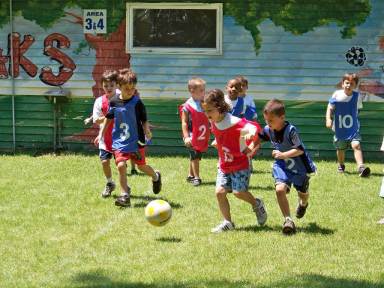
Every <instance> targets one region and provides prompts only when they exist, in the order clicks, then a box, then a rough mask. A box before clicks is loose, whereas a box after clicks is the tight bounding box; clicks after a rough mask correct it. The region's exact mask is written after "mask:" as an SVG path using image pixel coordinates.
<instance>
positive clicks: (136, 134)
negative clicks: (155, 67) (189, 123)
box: [99, 69, 161, 207]
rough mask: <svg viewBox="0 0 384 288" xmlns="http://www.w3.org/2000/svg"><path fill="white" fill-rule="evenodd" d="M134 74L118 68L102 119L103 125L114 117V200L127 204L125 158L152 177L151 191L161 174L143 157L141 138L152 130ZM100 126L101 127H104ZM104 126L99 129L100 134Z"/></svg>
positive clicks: (149, 135) (158, 184)
mask: <svg viewBox="0 0 384 288" xmlns="http://www.w3.org/2000/svg"><path fill="white" fill-rule="evenodd" d="M136 83H137V77H136V74H135V73H134V72H133V71H131V70H130V69H123V70H120V71H119V77H118V84H119V87H120V90H121V93H120V94H118V93H117V94H116V95H115V96H114V97H112V99H111V100H110V107H109V110H108V113H107V115H106V116H105V117H106V120H105V125H104V127H107V126H108V124H109V123H110V122H112V119H114V127H113V131H112V149H113V153H114V156H115V162H116V165H117V168H118V171H119V180H120V186H121V190H122V191H121V196H119V197H118V198H117V199H116V201H115V205H116V206H122V207H128V206H130V204H131V202H130V192H131V191H130V190H131V189H130V188H129V187H128V184H127V176H126V173H127V166H126V162H127V161H128V160H130V159H133V160H134V162H135V163H136V164H137V167H138V168H139V169H140V170H141V171H142V172H144V173H145V174H146V175H148V176H151V177H152V184H153V187H152V188H153V193H155V194H158V193H159V192H160V190H161V174H160V172H159V171H155V170H154V169H153V168H152V167H151V166H149V165H147V164H146V161H145V142H146V139H147V140H150V139H151V138H152V133H151V131H150V128H149V122H148V120H147V113H146V110H145V106H144V103H143V102H142V101H141V100H140V98H139V97H138V95H137V90H136ZM104 127H103V128H104ZM104 131H105V129H103V130H101V131H100V134H99V135H103V133H104Z"/></svg>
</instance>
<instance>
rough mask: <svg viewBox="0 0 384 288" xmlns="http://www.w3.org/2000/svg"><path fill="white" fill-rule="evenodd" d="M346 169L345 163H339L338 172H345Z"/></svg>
mask: <svg viewBox="0 0 384 288" xmlns="http://www.w3.org/2000/svg"><path fill="white" fill-rule="evenodd" d="M344 171H345V165H344V164H339V166H338V167H337V172H339V173H344Z"/></svg>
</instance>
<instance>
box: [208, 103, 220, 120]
mask: <svg viewBox="0 0 384 288" xmlns="http://www.w3.org/2000/svg"><path fill="white" fill-rule="evenodd" d="M203 108H204V112H205V115H207V117H208V119H209V120H212V121H213V122H220V121H221V120H223V115H222V114H221V113H220V112H219V110H218V109H217V108H216V107H215V106H213V105H211V104H204V105H203Z"/></svg>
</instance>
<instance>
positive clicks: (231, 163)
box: [202, 89, 267, 233]
mask: <svg viewBox="0 0 384 288" xmlns="http://www.w3.org/2000/svg"><path fill="white" fill-rule="evenodd" d="M202 106H203V108H204V111H205V113H206V114H207V117H208V119H209V120H210V121H211V125H212V133H213V134H214V135H215V137H216V145H217V150H218V153H219V167H218V172H217V179H216V198H217V201H218V204H219V208H220V212H221V214H222V216H223V218H224V220H223V222H222V223H220V224H219V225H218V226H217V227H215V228H213V229H212V233H221V232H225V231H228V230H233V229H235V225H234V223H233V222H232V219H231V213H230V207H229V202H228V199H227V194H228V193H231V192H233V194H234V195H235V197H236V198H239V199H241V200H243V201H245V202H248V203H249V204H250V205H251V206H252V209H253V212H255V214H256V217H257V222H258V223H259V225H264V224H265V222H266V221H267V212H266V210H265V206H264V203H263V201H262V200H261V199H259V198H255V197H253V195H252V194H251V193H250V192H249V191H248V186H249V179H250V175H251V171H250V169H249V157H250V156H251V155H252V153H253V152H254V149H256V147H257V142H258V137H257V135H258V129H257V127H256V125H254V124H252V123H250V122H249V121H247V120H246V119H240V118H237V117H235V116H233V115H231V114H230V113H229V112H230V111H231V107H230V106H229V104H228V103H227V102H226V101H225V99H224V94H223V92H222V91H221V90H219V89H214V90H211V91H209V92H208V94H207V95H206V96H205V97H204V102H203V104H202ZM249 143H250V144H249Z"/></svg>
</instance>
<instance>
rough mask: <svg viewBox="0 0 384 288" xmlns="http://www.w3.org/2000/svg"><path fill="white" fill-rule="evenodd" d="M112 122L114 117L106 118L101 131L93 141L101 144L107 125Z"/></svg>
mask: <svg viewBox="0 0 384 288" xmlns="http://www.w3.org/2000/svg"><path fill="white" fill-rule="evenodd" d="M111 122H112V119H108V118H104V121H103V125H102V127H101V129H100V131H99V134H98V135H97V137H96V138H95V140H94V141H93V143H94V144H95V145H97V144H99V141H100V139H101V138H103V137H104V134H105V131H107V127H108V126H109V125H110V124H111Z"/></svg>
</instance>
